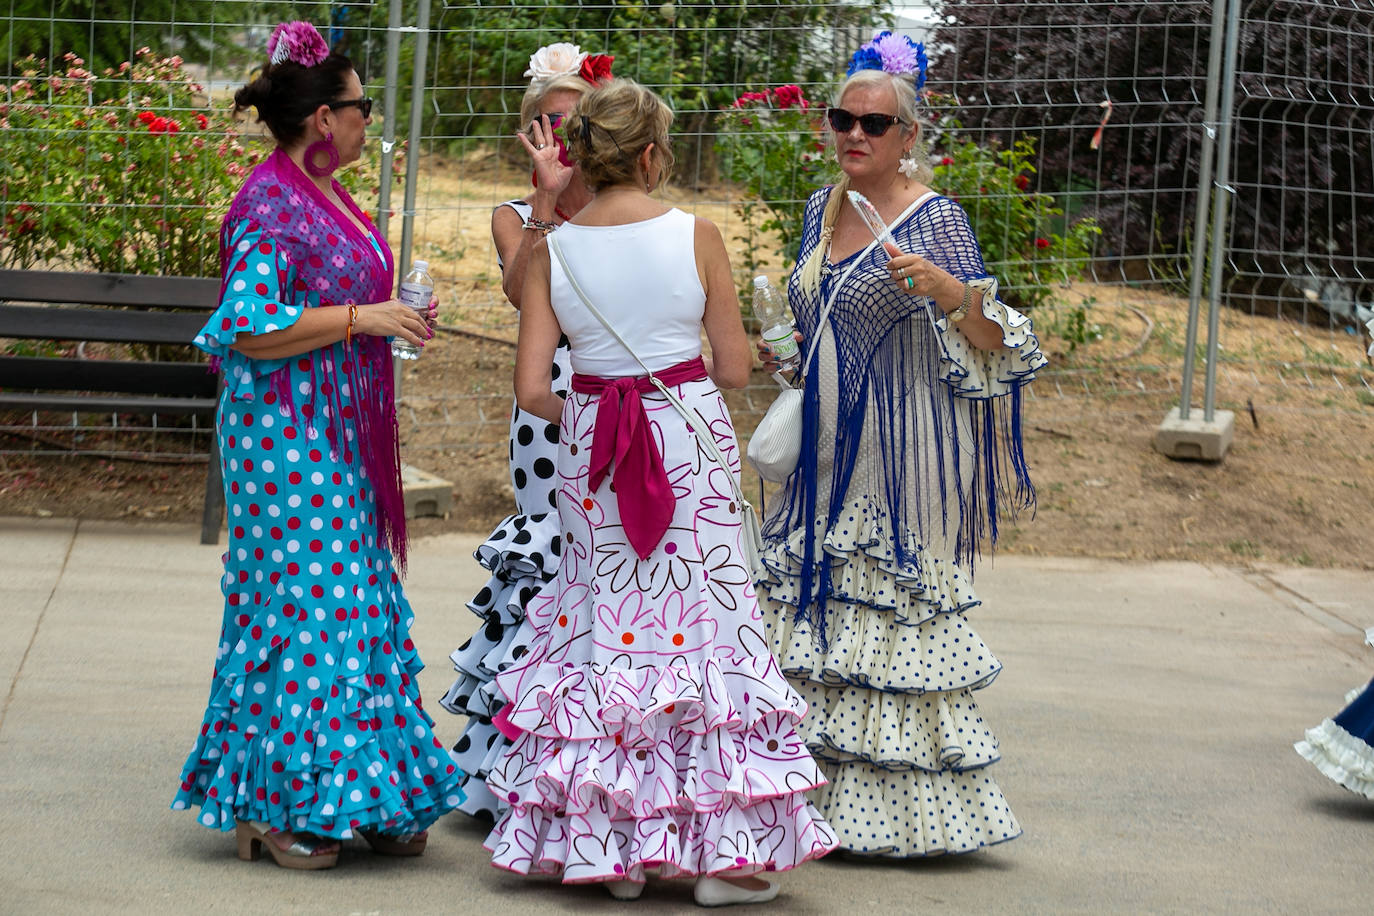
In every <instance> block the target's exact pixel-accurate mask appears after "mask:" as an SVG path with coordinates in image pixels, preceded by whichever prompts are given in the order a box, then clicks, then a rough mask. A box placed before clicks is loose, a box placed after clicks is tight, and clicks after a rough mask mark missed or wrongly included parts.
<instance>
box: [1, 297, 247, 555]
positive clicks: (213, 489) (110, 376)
mask: <svg viewBox="0 0 1374 916" xmlns="http://www.w3.org/2000/svg"><path fill="white" fill-rule="evenodd" d="M219 287H220V281H219V280H218V279H203V278H199V277H148V276H136V275H132V274H83V273H58V272H53V271H43V270H0V338H15V339H24V340H45V341H99V342H108V343H121V344H163V345H174V346H177V345H179V346H182V347H187V348H190V347H191V339H192V338H193V337H195V335H196V332H197V331H199V330H200V329H201V327H202V326H203V325H204V324H205V321H206V319H207V318H208V317H209V313H210V312H212V311H214V309H215V308H216V307H217V306H218V304H219ZM17 303H26V304H17ZM197 352H199V351H197ZM218 384H219V380H218V378H217V377H216V376H215V375H214V374H212V373H210V372H208V371H207V369H206V364H205V362H204V361H203V360H202V361H196V362H163V361H151V360H138V359H133V358H129V359H68V358H60V357H43V356H10V355H5V354H4V353H0V410H7V411H8V410H24V411H64V412H71V413H106V414H119V413H134V414H143V415H152V414H168V415H173V416H196V417H201V418H206V419H209V420H210V421H211V422H210V429H211V431H212V432H211V436H210V442H211V446H210V449H211V451H210V466H209V468H208V470H207V471H206V475H205V507H204V511H203V514H202V518H201V529H200V540H201V543H203V544H214V543H217V542H218V541H219V529H220V523H221V521H222V519H223V513H224V494H223V491H222V489H221V487H222V483H221V476H220V463H219V438H218V436H216V435H214V433H213V429H214V423H213V418H214V415H215V408H216V405H217V395H218Z"/></svg>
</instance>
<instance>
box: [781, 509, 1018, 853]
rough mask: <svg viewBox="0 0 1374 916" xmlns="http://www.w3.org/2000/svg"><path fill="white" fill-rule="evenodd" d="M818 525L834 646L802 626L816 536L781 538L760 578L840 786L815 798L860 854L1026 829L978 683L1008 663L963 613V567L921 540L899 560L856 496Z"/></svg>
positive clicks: (828, 770)
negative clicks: (807, 554)
mask: <svg viewBox="0 0 1374 916" xmlns="http://www.w3.org/2000/svg"><path fill="white" fill-rule="evenodd" d="M842 514H843V516H844V518H845V519H846V520H847V521H846V522H845V523H844V524H843V525H838V526H832V530H831V531H829V532H825V533H820V534H818V535H817V536H818V538H819V544H818V546H819V548H820V551H819V552H820V553H821V555H822V556H823V557H824V561H825V562H828V563H829V564H830V566H831V570H832V573H831V576H832V578H831V583H832V588H831V597H830V599H829V600H828V601H827V603H826V611H825V612H826V614H827V640H828V641H827V644H826V645H825V647H824V648H822V647H821V646H820V644H819V642H818V641H817V640H816V639H814V638H813V634H812V631H811V628H810V626H809V624H807V623H806V622H805V621H803V622H801V623H797V622H796V621H795V620H794V616H795V614H794V612H795V609H796V606H797V596H798V595H799V593H800V588H801V586H800V579H801V573H802V562H803V560H802V557H803V555H804V549H805V545H804V542H803V537H804V534H803V532H802V531H800V530H798V531H795V532H793V533H792V534H791V535H790V536H789V537H787V538H784V539H781V540H778V541H775V542H773V543H771V544H769V545H768V547H767V549H766V550H765V552H764V556H763V561H764V566H765V569H766V575H765V576H764V578H763V580H762V581H761V582H760V586H761V588H762V589H763V590H765V591H766V592H767V594H768V595H769V596H770V597H771V599H772V600H773V602H774V603H776V604H777V605H779V606H780V607H779V610H778V616H777V618H776V619H775V621H774V625H773V627H772V633H771V639H772V648H773V651H774V653H775V654H776V656H777V658H778V660H779V663H780V666H781V669H782V671H783V672H784V673H785V674H786V676H787V677H788V679H789V680H790V681H791V683H792V685H793V686H794V687H795V688H796V689H797V691H798V692H799V693H800V695H801V697H802V699H804V700H805V701H806V703H807V705H808V706H809V707H810V713H809V714H808V715H807V717H806V719H805V721H804V722H803V724H802V726H801V729H800V732H801V735H802V737H803V739H804V740H805V741H806V744H807V747H808V748H809V749H810V751H811V753H813V754H814V755H815V756H816V759H817V760H818V762H819V763H820V767H821V770H822V772H823V773H824V774H825V777H826V779H827V780H828V782H829V784H828V785H826V786H824V787H822V788H820V789H818V790H817V791H816V792H815V793H814V794H813V796H812V798H813V800H814V801H815V802H816V803H817V805H818V807H819V808H820V810H821V811H823V812H824V813H825V817H826V819H827V821H828V822H829V823H830V825H831V826H832V827H833V828H834V830H835V832H836V833H837V835H838V837H839V840H840V845H841V846H842V847H843V848H845V849H848V850H850V851H853V852H857V853H862V854H868V855H883V856H894V857H910V856H930V855H939V854H943V853H955V852H970V851H972V850H975V849H978V848H981V847H984V846H990V845H993V844H995V843H1000V842H1004V841H1006V840H1010V839H1013V838H1015V837H1016V836H1018V835H1020V833H1021V828H1020V825H1019V824H1017V822H1016V819H1015V817H1014V816H1013V815H1012V813H1011V810H1010V808H1009V807H1008V805H1007V802H1006V800H1005V799H1004V798H1003V796H1002V793H1001V791H1000V790H999V789H998V787H997V784H996V782H995V781H994V780H993V778H992V777H991V775H990V774H989V773H988V772H987V770H986V768H987V767H988V766H989V765H991V764H992V763H995V762H996V761H997V760H998V759H1000V754H999V751H998V743H997V738H996V737H995V736H994V735H993V733H992V731H991V730H990V729H989V728H988V726H987V725H986V723H984V721H983V719H982V717H981V715H980V714H979V712H978V707H977V704H976V703H975V701H974V699H973V691H974V690H977V689H979V688H982V687H986V686H987V685H988V684H990V683H992V681H993V679H994V678H996V676H997V674H998V673H999V672H1000V671H1001V663H1000V662H999V661H998V660H997V658H996V657H995V656H994V655H993V654H992V652H991V651H990V650H989V649H988V647H987V646H986V645H985V644H984V643H983V641H982V640H981V639H980V638H979V637H978V635H977V634H976V633H975V632H974V631H973V630H972V629H971V628H970V627H969V626H968V624H967V622H966V621H965V620H964V617H963V613H964V611H966V610H968V609H969V608H972V607H975V606H977V605H978V604H979V603H980V602H979V600H978V597H977V595H976V594H975V593H974V591H973V589H972V587H971V586H970V585H969V583H968V581H967V579H966V578H965V577H964V574H963V573H962V571H961V570H960V569H959V568H958V567H957V566H956V565H955V564H953V563H951V562H948V561H945V560H942V559H940V558H938V557H935V556H932V555H931V554H930V553H929V552H927V551H925V550H923V549H921V548H920V547H919V546H918V545H916V544H915V543H912V544H909V545H907V550H906V555H907V556H908V557H910V558H911V559H910V560H906V561H903V560H901V559H899V558H898V556H897V552H896V551H895V550H894V549H893V547H892V543H891V539H890V536H888V535H886V534H885V532H886V531H888V530H890V529H889V527H888V525H887V523H886V520H885V518H884V517H883V515H882V512H881V511H880V510H879V509H878V508H877V507H876V506H874V505H873V503H872V502H870V501H867V500H854V501H852V502H850V503H848V504H846V505H845V506H844V507H843V509H842Z"/></svg>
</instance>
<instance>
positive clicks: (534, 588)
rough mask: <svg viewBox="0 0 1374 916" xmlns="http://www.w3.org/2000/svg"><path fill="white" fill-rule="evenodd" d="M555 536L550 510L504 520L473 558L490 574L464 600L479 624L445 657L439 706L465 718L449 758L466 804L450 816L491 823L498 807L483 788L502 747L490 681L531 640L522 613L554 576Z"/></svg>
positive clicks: (497, 707)
mask: <svg viewBox="0 0 1374 916" xmlns="http://www.w3.org/2000/svg"><path fill="white" fill-rule="evenodd" d="M558 533H559V528H558V514H557V513H556V512H547V513H543V514H540V515H528V516H524V515H510V516H507V517H506V518H505V519H503V520H502V521H501V523H500V524H498V525H497V526H496V527H495V528H494V529H493V530H492V533H491V536H490V537H488V538H487V540H486V541H484V542H483V543H482V545H481V546H480V547H478V548H477V550H476V551H475V552H474V554H473V556H474V558H475V559H476V560H477V562H478V563H480V564H481V565H482V568H483V569H485V570H487V572H489V573H490V574H491V578H490V579H488V580H487V584H486V585H485V586H483V587H482V590H481V591H479V592H478V593H477V595H476V596H474V597H473V599H472V600H471V601H469V602H468V608H469V609H470V610H471V611H472V612H473V613H474V614H476V615H477V616H478V617H479V618H480V619H481V620H482V625H481V626H480V627H479V628H478V630H477V631H476V632H475V633H473V635H472V637H471V638H470V639H468V641H467V642H465V643H463V645H462V646H460V647H459V648H458V649H457V650H455V651H454V652H453V654H452V655H450V656H449V659H450V661H452V662H453V667H454V670H456V671H457V672H458V679H457V680H455V681H454V682H453V685H452V686H451V687H449V689H448V692H447V693H446V694H445V695H444V696H443V698H442V699H441V700H440V701H439V702H440V703H441V704H442V705H443V707H444V708H445V709H447V710H448V711H449V712H452V713H455V714H457V715H462V716H467V717H468V721H467V725H466V726H464V728H463V733H462V735H460V736H459V738H458V740H457V742H456V743H455V744H454V745H453V748H452V751H451V752H450V753H451V756H452V758H453V761H454V763H455V764H457V766H458V768H459V769H461V770H462V771H463V773H465V774H466V776H465V778H464V781H463V783H462V787H463V789H464V790H465V791H466V793H467V800H466V801H464V802H463V803H462V804H461V805H460V806H459V808H458V810H460V811H462V812H463V813H465V814H469V815H471V816H473V817H480V818H483V819H487V820H495V819H496V818H497V816H499V815H500V813H501V812H502V811H503V810H504V809H505V803H504V802H502V801H501V800H499V799H498V798H496V796H494V795H493V794H492V793H491V790H490V789H488V788H487V785H486V778H487V775H488V773H490V771H491V768H492V767H493V766H494V765H495V763H496V761H497V760H498V759H499V758H500V756H501V752H502V750H503V749H504V747H505V743H506V742H505V739H504V737H503V736H502V734H501V733H500V732H499V731H498V730H497V729H496V726H495V725H493V724H492V717H493V716H495V715H496V714H497V713H498V712H500V710H501V706H502V705H503V702H504V701H503V699H502V698H501V695H500V692H499V691H498V690H497V689H496V684H495V681H494V680H493V679H494V678H495V677H496V675H497V674H498V673H499V672H501V671H504V670H505V669H506V668H508V667H510V666H511V665H512V664H514V663H516V662H518V661H519V660H520V659H521V658H522V657H524V655H525V653H526V651H527V648H526V647H527V646H528V644H529V641H530V639H532V638H533V635H534V634H533V632H532V631H531V630H530V629H529V628H528V627H526V626H525V607H526V605H528V604H529V602H530V600H531V599H532V598H534V596H535V595H536V594H538V592H539V589H540V588H542V587H543V585H544V583H545V582H547V581H549V580H550V579H552V578H553V577H554V575H555V574H556V573H557V572H558V554H559V545H560V544H561V543H562V541H561V540H560V539H559V537H558Z"/></svg>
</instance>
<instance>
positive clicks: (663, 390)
mask: <svg viewBox="0 0 1374 916" xmlns="http://www.w3.org/2000/svg"><path fill="white" fill-rule="evenodd" d="M544 240H545V241H547V242H548V244H549V250H550V251H552V252H553V253H554V257H556V258H558V264H559V266H560V267H562V268H563V276H565V277H567V278H568V285H569V286H571V287H572V289H573V292H574V293H576V294H577V298H579V299H581V300H582V304H583V305H585V306H586V307H587V311H589V312H591V313H592V315H593V316H594V317H595V318H596V320H597V321H599V322H601V326H602V327H604V328H605V329H606V331H607V332H608V333H609V334H610V335H611V336H612V337H614V338H615V339H616V341H617V342H618V343H619V344H620V345H621V346H622V347H624V348H625V350H626V351H627V352H628V353H629V354H630V355H631V356H633V357H634V360H635V362H637V363H639V367H640V368H641V369H643V370H644V374H645V375H647V376H648V377H649V382H650V384H652V385H653V386H654V387H655V388H657V389H658V391H659V393H660V394H662V395H663V396H664V397H665V398H667V399H668V403H669V404H672V405H673V407H674V408H676V409H677V412H678V413H680V414H681V415H682V418H683V419H684V420H686V421H687V425H688V426H690V427H692V432H694V433H696V436H697V440H698V441H699V442H701V443H703V444H704V445H705V446H706V450H707V451H708V452H709V453H710V454H711V458H712V459H713V460H714V461H715V462H716V464H718V465H720V467H721V469H722V470H724V471H725V476H726V477H727V478H728V479H729V481H730V486H731V487H733V488H734V491H735V498H736V499H738V500H739V501H740V504H741V505H742V506H746V507H747V506H749V505H750V503H749V500H747V499H745V498H744V491H743V490H742V489H740V484H739V481H738V480H737V479H736V478H735V472H734V470H733V469H732V468H731V467H730V463H729V462H728V461H727V460H726V458H725V455H724V454H723V453H722V452H721V450H720V446H718V445H716V437H715V436H714V435H713V434H712V433H711V430H710V428H709V427H707V426H706V423H705V421H703V420H702V418H701V416H700V415H699V414H698V413H697V412H696V411H695V410H689V409H688V408H687V405H686V404H684V403H682V399H681V398H679V397H678V396H677V395H675V394H673V393H672V392H671V391H669V390H668V386H667V385H665V384H663V383H662V382H660V381H659V380H658V376H656V375H654V373H653V370H651V369H650V368H649V367H648V366H646V365H644V360H642V359H640V358H639V354H638V353H636V352H635V351H634V348H633V347H631V346H630V345H629V344H628V343H626V342H625V338H623V337H621V336H620V332H619V331H617V330H616V329H615V328H614V327H613V326H612V325H611V323H610V322H609V321H607V320H606V316H605V315H603V314H601V310H600V309H598V308H597V307H596V306H595V305H592V300H591V299H589V298H587V294H586V293H584V292H583V291H582V287H581V286H580V285H579V284H578V282H577V278H576V277H575V276H573V272H572V271H571V270H569V269H568V262H567V259H566V258H564V257H563V249H562V248H560V247H559V245H558V239H557V238H556V237H555V235H554V234H553V233H550V234H549V235H546V236H545V237H544Z"/></svg>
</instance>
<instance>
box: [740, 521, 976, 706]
mask: <svg viewBox="0 0 1374 916" xmlns="http://www.w3.org/2000/svg"><path fill="white" fill-rule="evenodd" d="M839 517H840V518H841V519H843V520H842V521H840V522H838V523H836V524H834V525H831V526H830V530H828V531H825V533H824V535H823V537H821V552H822V553H823V554H824V555H825V556H826V558H827V560H828V562H829V563H830V564H831V568H832V570H833V571H832V573H831V580H830V581H831V586H830V596H829V598H828V600H827V601H826V606H825V614H826V636H827V640H826V645H825V647H824V648H822V647H821V646H820V644H819V642H818V641H817V640H816V639H815V638H814V636H813V633H812V630H811V627H810V625H809V624H808V623H806V622H805V621H802V622H797V620H796V619H795V618H796V614H795V609H796V607H797V604H798V600H799V597H800V594H801V584H800V582H801V578H802V573H803V568H802V563H803V555H804V550H805V546H804V538H805V534H804V532H803V531H801V530H797V531H793V532H792V533H791V534H790V535H788V536H787V537H786V538H783V539H778V540H775V541H773V542H772V543H770V544H768V545H767V546H766V548H765V551H764V555H763V566H764V569H765V575H764V577H763V578H762V579H761V580H760V583H759V586H760V594H766V595H767V596H768V599H769V603H770V604H771V605H773V606H774V607H775V613H776V614H777V619H776V620H775V621H774V622H773V625H772V633H771V637H772V649H773V653H774V655H775V656H776V657H777V658H778V659H779V661H780V663H781V667H782V670H783V672H784V673H785V674H787V675H788V676H789V677H794V678H806V679H809V680H812V681H816V682H818V683H821V684H825V685H828V686H832V687H840V686H853V687H864V688H870V689H873V690H882V691H888V692H897V693H929V692H937V691H951V690H976V689H981V688H983V687H986V686H987V685H988V684H990V683H992V681H993V680H994V679H995V678H996V677H997V674H998V672H1000V671H1001V667H1002V666H1001V662H999V661H998V660H997V658H996V656H994V655H993V654H992V651H991V650H990V649H988V647H987V645H986V644H984V643H983V641H982V640H981V639H980V638H979V637H978V635H977V633H975V632H974V631H973V630H972V629H971V628H970V627H969V626H968V624H967V623H966V622H965V621H964V619H963V616H962V615H963V612H965V611H967V610H968V609H970V608H973V607H977V606H978V605H979V604H981V602H980V601H979V599H978V596H977V595H976V594H975V593H974V591H973V588H972V587H971V586H970V585H969V583H968V580H967V579H966V578H965V577H964V574H963V572H962V571H961V570H960V569H959V567H958V566H956V565H955V564H954V563H952V562H949V561H947V560H943V559H940V558H939V557H936V556H933V555H932V554H931V553H930V551H927V550H924V549H923V548H922V547H920V546H919V545H918V544H916V543H915V542H914V541H913V542H911V543H909V544H908V545H907V550H906V553H907V555H908V556H911V557H912V558H913V559H912V560H910V561H908V562H902V561H899V560H898V559H897V552H896V551H895V550H894V549H893V547H892V543H891V539H890V535H889V533H888V532H889V530H890V525H889V524H888V522H887V520H886V516H885V515H884V513H883V512H882V511H881V510H880V509H878V508H877V507H876V506H874V505H873V504H872V502H871V501H868V500H864V499H854V500H851V501H849V502H848V503H846V504H845V506H844V508H843V509H842V512H841V515H840V516H839ZM820 530H822V529H821V526H820V525H818V526H817V531H818V532H819V531H820Z"/></svg>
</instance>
